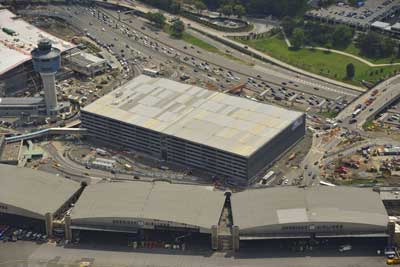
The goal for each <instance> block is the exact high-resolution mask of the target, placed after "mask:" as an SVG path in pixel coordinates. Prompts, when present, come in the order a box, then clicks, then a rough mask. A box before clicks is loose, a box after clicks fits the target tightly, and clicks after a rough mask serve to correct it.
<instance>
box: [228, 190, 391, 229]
mask: <svg viewBox="0 0 400 267" xmlns="http://www.w3.org/2000/svg"><path fill="white" fill-rule="evenodd" d="M231 201H232V210H233V222H234V224H235V225H238V226H239V228H240V229H246V228H247V229H248V228H253V227H258V226H265V225H274V224H285V223H287V224H290V223H302V222H303V223H304V222H341V223H360V224H371V225H379V226H386V225H387V222H388V215H387V213H386V210H385V207H384V206H383V203H382V201H381V200H380V198H379V194H378V193H376V192H373V191H372V190H371V189H360V188H350V187H338V186H336V187H313V188H308V189H303V188H295V187H283V188H268V189H258V190H247V191H244V192H240V193H236V194H233V195H232V198H231Z"/></svg>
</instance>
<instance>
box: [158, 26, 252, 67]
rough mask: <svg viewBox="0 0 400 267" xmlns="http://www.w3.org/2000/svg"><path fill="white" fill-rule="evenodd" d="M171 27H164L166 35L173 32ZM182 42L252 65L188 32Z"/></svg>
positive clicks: (183, 36) (184, 34)
mask: <svg viewBox="0 0 400 267" xmlns="http://www.w3.org/2000/svg"><path fill="white" fill-rule="evenodd" d="M169 27H170V26H169V25H166V26H165V27H164V31H165V32H166V33H168V34H169V33H170V32H171V31H170V28H169ZM182 40H183V41H185V42H186V43H188V44H191V45H195V46H197V47H199V48H202V49H204V50H206V51H208V52H211V53H216V54H218V55H221V56H224V57H226V58H228V59H231V60H234V61H238V62H240V63H243V64H247V65H251V63H249V62H245V61H243V60H241V59H239V58H237V57H234V56H232V55H230V54H228V53H224V52H222V51H221V50H219V49H218V48H216V47H215V46H213V45H211V44H209V43H207V42H206V41H203V40H201V39H199V38H197V37H195V36H193V35H191V34H190V33H188V32H184V33H183V35H182Z"/></svg>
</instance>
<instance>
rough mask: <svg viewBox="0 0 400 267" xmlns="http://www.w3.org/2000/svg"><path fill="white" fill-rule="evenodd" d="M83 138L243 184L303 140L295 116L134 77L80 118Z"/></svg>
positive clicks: (299, 120) (300, 120) (300, 124)
mask: <svg viewBox="0 0 400 267" xmlns="http://www.w3.org/2000/svg"><path fill="white" fill-rule="evenodd" d="M81 120H82V127H84V128H87V129H88V132H89V134H90V135H91V136H92V137H94V138H96V139H98V140H100V141H104V142H107V143H109V144H113V145H116V146H118V147H121V148H123V149H132V150H138V151H143V152H145V153H147V154H150V155H152V156H154V157H156V158H159V159H162V160H165V161H166V162H171V163H178V164H181V165H184V166H188V167H194V168H198V169H202V170H207V171H208V172H210V173H214V174H218V175H222V176H225V177H229V178H240V179H243V180H244V181H247V180H248V179H250V178H251V177H254V176H255V175H256V174H257V173H259V172H260V170H262V169H263V168H264V167H265V166H266V165H268V164H270V163H271V162H273V161H274V160H275V159H276V158H277V157H278V156H279V155H281V154H282V153H283V152H284V151H286V150H287V149H288V148H290V147H291V146H292V145H293V144H295V143H296V142H297V141H298V140H300V139H301V138H302V137H303V136H304V133H305V118H304V114H303V113H300V112H295V111H290V110H286V109H283V108H279V107H275V106H271V105H265V104H262V103H257V102H255V101H251V100H247V99H244V98H240V97H236V96H230V95H226V94H223V93H219V92H215V91H209V90H205V89H202V88H199V87H196V86H193V85H189V84H182V83H178V82H175V81H171V80H168V79H163V78H151V77H148V76H144V75H141V76H139V77H137V78H136V79H134V80H132V81H130V82H128V83H127V84H125V85H124V86H122V87H120V88H118V89H116V90H115V91H113V92H111V93H109V94H107V95H105V96H104V97H102V98H100V99H98V100H97V101H95V102H94V103H92V104H90V105H88V106H87V107H85V108H84V109H83V110H82V111H81Z"/></svg>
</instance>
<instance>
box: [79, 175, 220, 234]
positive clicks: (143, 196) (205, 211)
mask: <svg viewBox="0 0 400 267" xmlns="http://www.w3.org/2000/svg"><path fill="white" fill-rule="evenodd" d="M212 190H213V189H212V187H205V186H193V185H177V184H169V183H166V182H155V183H147V182H120V183H98V184H93V185H89V186H87V187H86V188H85V190H84V192H83V194H82V195H81V196H80V198H79V201H78V202H77V203H76V205H75V207H74V208H73V210H72V213H71V218H72V221H74V220H78V219H88V218H93V219H95V218H140V219H156V220H162V221H169V222H175V223H185V224H188V225H193V226H197V227H201V228H206V229H210V228H211V226H212V225H215V224H217V223H218V220H219V217H220V214H221V211H222V206H223V204H224V200H225V196H224V193H223V192H215V191H212Z"/></svg>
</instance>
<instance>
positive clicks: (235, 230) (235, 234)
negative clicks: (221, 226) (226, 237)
mask: <svg viewBox="0 0 400 267" xmlns="http://www.w3.org/2000/svg"><path fill="white" fill-rule="evenodd" d="M239 241H240V239H239V226H237V225H233V226H232V250H233V251H238V250H239Z"/></svg>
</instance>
